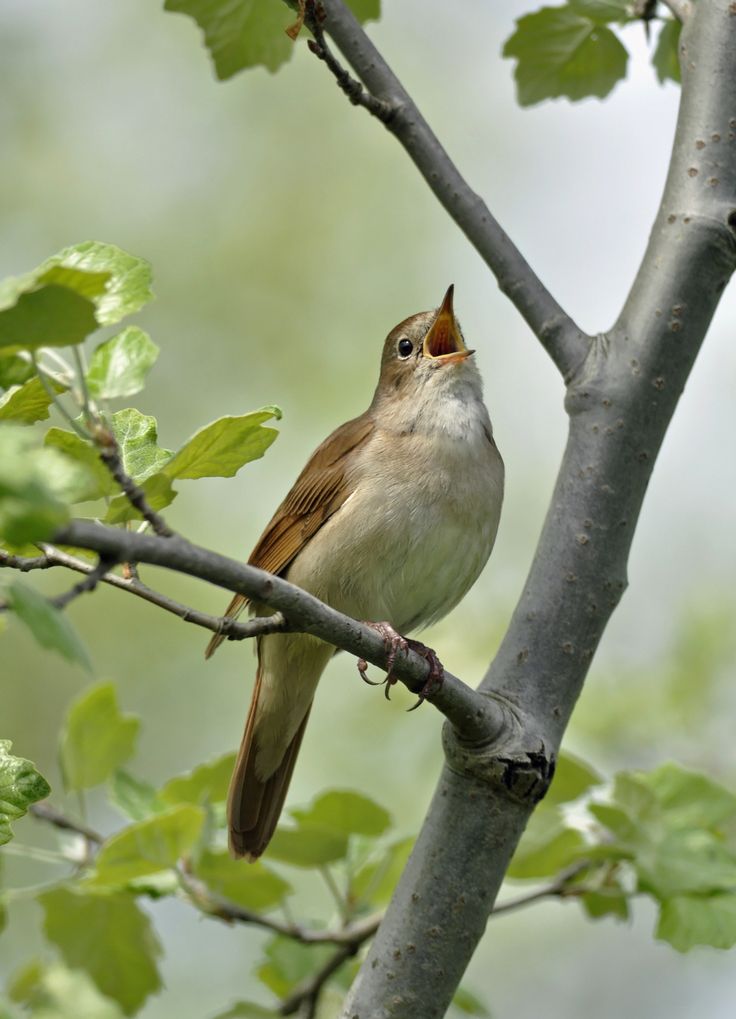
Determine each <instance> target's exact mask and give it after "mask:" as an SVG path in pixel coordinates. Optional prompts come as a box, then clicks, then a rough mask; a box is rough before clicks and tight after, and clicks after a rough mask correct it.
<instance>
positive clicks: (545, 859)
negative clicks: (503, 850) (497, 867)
mask: <svg viewBox="0 0 736 1019" xmlns="http://www.w3.org/2000/svg"><path fill="white" fill-rule="evenodd" d="M584 849H585V839H584V838H583V836H582V834H581V833H580V832H579V831H578V830H577V829H576V828H570V827H568V825H567V824H566V823H565V821H564V819H563V818H562V816H561V815H560V813H559V811H558V810H557V809H556V808H554V807H547V806H542V807H538V808H537V809H536V810H535V812H534V813H533V814H532V817H531V820H530V822H529V824H528V825H527V829H526V831H525V832H524V834H523V835H522V838H521V842H520V843H519V845H518V847H517V850H516V852H515V853H514V856H513V859H512V860H511V864H510V865H509V869H508V871H507V875H506V876H507V877H510V878H531V877H548V876H550V875H552V874H557V873H558V872H559V871H560V870H562V868H563V867H567V866H569V865H570V864H571V863H573V862H574V861H575V860H577V859H579V858H580V855H581V853H582V851H583V850H584Z"/></svg>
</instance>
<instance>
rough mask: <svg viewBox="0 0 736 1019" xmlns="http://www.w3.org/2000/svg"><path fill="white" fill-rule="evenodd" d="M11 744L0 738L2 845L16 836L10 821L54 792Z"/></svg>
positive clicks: (0, 826) (0, 829) (0, 840)
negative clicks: (16, 752) (12, 752)
mask: <svg viewBox="0 0 736 1019" xmlns="http://www.w3.org/2000/svg"><path fill="white" fill-rule="evenodd" d="M12 746H13V744H12V743H11V742H10V740H7V739H0V846H4V845H5V843H6V842H10V840H11V838H12V837H13V832H12V830H11V827H10V822H11V821H17V820H18V818H19V817H23V815H24V814H25V812H26V811H27V810H28V808H29V807H30V805H31V804H32V803H36V802H37V801H38V800H43V799H45V798H46V797H47V796H48V795H49V793H50V792H51V788H50V786H49V784H48V782H47V781H46V779H45V778H44V777H43V776H42V775H41V774H39V772H38V771H37V770H36V766H35V764H33V763H31V761H27V760H26V759H25V758H23V757H16V756H15V755H14V754H11V752H10V750H11V748H12Z"/></svg>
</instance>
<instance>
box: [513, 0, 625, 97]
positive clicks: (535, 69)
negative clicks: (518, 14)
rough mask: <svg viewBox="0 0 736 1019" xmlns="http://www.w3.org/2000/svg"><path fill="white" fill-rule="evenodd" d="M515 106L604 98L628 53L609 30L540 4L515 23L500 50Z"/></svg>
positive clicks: (622, 69) (570, 12) (622, 71)
mask: <svg viewBox="0 0 736 1019" xmlns="http://www.w3.org/2000/svg"><path fill="white" fill-rule="evenodd" d="M503 55H504V56H505V57H515V58H516V60H517V61H518V63H517V65H516V68H515V70H514V77H515V79H516V85H517V94H518V100H519V103H520V104H521V106H533V105H534V104H535V103H539V102H541V101H542V100H543V99H554V98H557V97H558V96H567V97H568V98H569V99H572V100H573V101H574V100H577V99H585V98H586V97H587V96H599V97H600V98H603V97H604V96H607V95H608V93H609V92H610V91H611V89H612V88H613V87H614V85H615V84H616V83H617V82H618V81H620V79H621V78H624V77H625V76H626V64H627V61H628V54H627V52H626V50H625V49H624V47H623V46H622V45H621V43H620V42H619V41H618V39H617V38H616V36H615V35H614V34H613V32H612V31H611V30H610V29H609V28H606V27H605V26H603V25H601V24H598V23H596V22H595V21H593V20H591V19H590V18H588V17H582V16H581V15H579V14H576V13H575V12H574V11H573V10H572V8H570V7H543V8H542V9H541V10H539V11H536V12H535V13H533V14H526V15H524V17H522V18H519V19H518V21H517V22H516V31H515V32H514V34H513V35H512V36H511V37H510V38H509V39H507V41H506V44H505V46H504V48H503Z"/></svg>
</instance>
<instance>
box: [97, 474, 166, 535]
mask: <svg viewBox="0 0 736 1019" xmlns="http://www.w3.org/2000/svg"><path fill="white" fill-rule="evenodd" d="M140 487H141V488H142V489H143V494H144V495H145V497H146V501H147V503H148V505H149V506H150V507H151V509H152V510H156V511H157V512H158V511H159V510H162V509H164V508H165V507H166V506H170V505H171V503H172V502H173V501H174V499H176V496H177V493H176V492H175V491H174V489H173V487H172V485H171V478H168V477H167V476H166V475H165V474H154V475H153V476H152V477H150V478H148V479H147V480H146V481H144V482H143V484H142V485H141V486H140ZM140 519H141V514H140V513H139V512H138V510H137V509H136V508H135V506H132V505H131V503H130V501H129V500H128V497H127V496H125V495H119V496H117V497H116V498H115V499H113V500H112V502H111V503H110V505H109V507H108V510H107V513H106V514H105V523H106V524H122V523H124V522H125V521H126V520H140Z"/></svg>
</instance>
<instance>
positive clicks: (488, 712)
mask: <svg viewBox="0 0 736 1019" xmlns="http://www.w3.org/2000/svg"><path fill="white" fill-rule="evenodd" d="M54 542H55V543H56V544H60V545H73V546H75V547H77V548H87V549H90V550H92V551H94V552H97V553H98V554H100V555H108V556H112V557H114V558H115V559H116V560H117V561H118V562H122V561H131V562H141V563H150V564H151V565H154V566H163V567H165V568H166V569H170V570H175V571H176V572H178V573H186V574H188V575H189V576H192V577H199V578H200V579H202V580H208V581H209V582H210V583H212V584H216V585H217V586H218V587H222V588H225V589H226V590H228V591H232V592H236V593H237V594H243V595H245V596H246V597H248V598H251V599H253V600H254V601H256V602H258V603H260V604H265V605H269V606H270V607H271V608H273V609H276V610H277V611H278V612H281V613H282V614H283V616H284V617H285V618H286V620H287V621H288V624H289V626H290V627H291V628H292V629H293V630H296V631H299V632H304V633H311V634H313V635H314V636H315V637H319V638H320V639H321V640H325V641H327V642H328V643H330V644H334V645H335V646H336V647H340V648H344V649H345V650H346V651H350V652H351V653H352V654H354V655H357V656H358V657H359V658H365V659H366V660H367V661H369V662H372V663H373V664H374V665H377V666H378V667H379V668H382V669H386V667H387V663H388V657H389V649H387V647H386V645H385V643H384V641H383V638H382V637H380V636H379V635H378V634H377V633H376V631H375V630H373V629H372V628H371V627H370V626H367V625H365V624H364V623H360V622H357V621H356V620H354V619H351V618H350V617H349V616H346V615H343V613H341V612H337V611H336V610H335V609H331V608H330V607H329V606H328V605H325V604H324V602H321V601H319V599H318V598H315V597H314V596H313V595H310V594H308V593H307V592H306V591H302V590H300V588H298V587H295V586H294V585H293V584H289V583H288V581H286V580H283V579H282V578H281V577H275V576H273V575H272V574H270V573H266V572H265V571H264V570H259V569H257V568H256V567H255V566H248V565H246V564H245V563H239V562H236V561H235V560H233V559H228V558H226V557H225V556H222V555H219V554H218V553H216V552H211V551H209V550H208V549H204V548H200V547H199V546H197V545H193V544H192V543H190V542H188V541H186V540H185V539H184V538H182V537H181V536H180V535H172V536H171V537H168V538H165V539H163V538H161V537H160V536H158V535H153V534H140V533H135V532H132V531H123V530H121V529H119V528H115V527H106V526H104V525H102V524H98V523H96V522H93V521H89V520H73V521H71V522H70V523H69V524H67V525H66V526H65V527H62V528H60V530H59V531H57V533H56V535H55V536H54ZM127 583H131V582H130V581H128V582H127ZM245 625H247V624H245ZM429 671H430V668H429V665H428V663H427V661H426V660H425V659H424V658H423V657H422V656H421V655H419V654H417V653H416V652H415V651H412V650H407V651H404V650H403V649H399V650H398V652H397V653H396V656H395V661H394V665H393V668H392V675H393V676H395V677H396V678H397V679H400V680H401V682H402V683H404V684H405V685H406V686H407V687H408V688H409V689H410V690H411V691H412V692H413V693H416V694H419V693H420V692H421V691H422V689H423V687H424V685H425V683H426V681H427V677H428V675H429ZM427 700H428V701H430V702H431V703H432V704H434V706H435V707H436V708H437V709H438V710H439V711H441V712H442V714H443V715H445V717H446V718H447V719H448V720H449V721H450V722H451V723H452V726H453V728H454V729H455V730H457V732H458V734H459V735H460V737H461V738H462V740H464V741H469V742H470V743H473V744H475V743H482V744H483V745H485V744H487V743H489V742H490V741H491V740H493V739H495V738H497V737H498V736H499V735H500V733H502V732H505V731H507V730H508V729H509V728H513V727H514V726H515V725H516V722H515V718H514V709H513V707H512V705H511V704H510V703H506V702H503V701H499V700H497V699H494V697H493V696H489V695H485V694H478V693H476V691H474V690H472V689H471V688H470V687H468V686H466V685H465V684H464V683H463V682H461V680H459V679H458V678H457V677H456V676H453V675H452V674H451V673H449V672H445V678H444V681H443V682H442V684H441V685H440V686H439V687H436V688H434V689H432V691H431V693H430V694H429V696H428V697H427Z"/></svg>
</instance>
